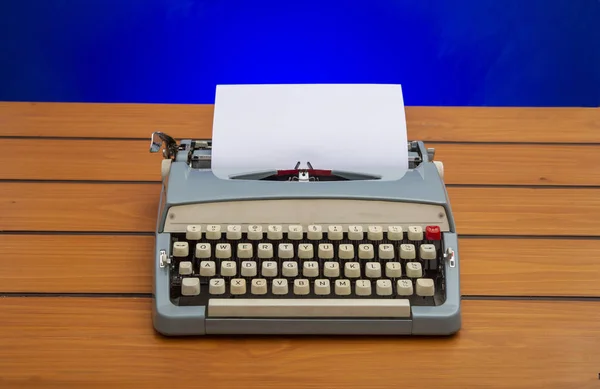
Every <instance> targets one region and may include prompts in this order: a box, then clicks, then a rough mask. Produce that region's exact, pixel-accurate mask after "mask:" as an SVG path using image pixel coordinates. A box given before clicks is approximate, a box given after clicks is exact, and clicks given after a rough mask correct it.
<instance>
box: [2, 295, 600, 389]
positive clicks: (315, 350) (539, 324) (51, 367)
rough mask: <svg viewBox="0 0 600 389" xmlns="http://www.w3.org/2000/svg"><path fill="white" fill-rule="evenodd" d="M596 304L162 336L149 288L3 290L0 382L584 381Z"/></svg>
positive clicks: (593, 356)
mask: <svg viewBox="0 0 600 389" xmlns="http://www.w3.org/2000/svg"><path fill="white" fill-rule="evenodd" d="M599 306H600V304H599V303H597V302H539V301H537V302H536V301H517V302H515V301H465V302H464V303H463V312H464V316H463V322H464V324H463V330H462V331H461V332H460V333H459V335H458V336H454V337H451V338H430V337H428V338H423V337H415V338H397V337H381V338H372V337H284V336H274V337H243V338H240V339H232V338H228V337H224V338H223V337H221V338H220V337H197V338H183V339H172V338H164V337H162V336H158V335H157V334H155V333H154V331H153V329H152V326H151V324H150V320H151V315H150V310H151V303H150V300H149V299H121V300H118V299H84V298H4V299H1V300H0V310H1V311H2V320H0V346H1V347H2V350H3V353H4V354H5V355H7V356H8V355H10V358H4V359H3V362H2V364H0V376H1V377H2V379H1V380H3V381H0V383H2V384H3V385H2V386H3V387H15V386H17V385H19V384H26V383H29V384H32V385H33V383H34V382H35V384H36V385H37V386H38V387H42V386H44V387H46V386H50V385H60V387H61V388H80V387H82V386H83V385H84V384H85V386H86V387H87V386H88V385H90V387H108V386H111V385H114V384H119V385H121V386H123V387H125V386H127V387H143V388H164V387H189V386H194V385H191V384H192V383H198V382H200V381H198V380H201V383H202V384H201V386H202V387H239V386H240V383H243V385H242V386H243V387H244V388H261V389H262V388H266V387H267V388H270V387H273V388H281V387H285V386H290V385H294V386H295V387H298V386H302V387H307V388H380V387H397V386H398V383H402V385H401V386H403V387H404V386H406V387H424V388H429V387H440V386H444V387H451V388H464V387H472V386H474V385H473V384H474V383H476V385H475V386H478V387H510V388H523V389H525V388H527V389H530V388H584V387H585V388H592V387H596V386H597V385H598V366H599V365H600V351H599V350H600V327H599V326H598V322H599V321H600V309H598V308H599ZM432 358H434V359H435V361H437V362H432ZM32 361H35V363H32ZM332 362H334V363H332ZM399 364H400V365H401V368H399ZM407 372H415V374H412V373H411V374H408V373H407ZM440 383H443V385H441V384H440ZM196 386H197V385H196Z"/></svg>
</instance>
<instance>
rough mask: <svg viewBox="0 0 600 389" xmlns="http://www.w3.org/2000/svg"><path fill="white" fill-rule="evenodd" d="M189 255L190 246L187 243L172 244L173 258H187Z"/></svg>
mask: <svg viewBox="0 0 600 389" xmlns="http://www.w3.org/2000/svg"><path fill="white" fill-rule="evenodd" d="M189 254H190V246H189V244H188V242H175V243H173V256H174V257H187V256H188V255H189Z"/></svg>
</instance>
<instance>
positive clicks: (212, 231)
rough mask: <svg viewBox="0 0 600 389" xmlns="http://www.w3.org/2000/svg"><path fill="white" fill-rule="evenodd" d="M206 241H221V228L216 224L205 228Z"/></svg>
mask: <svg viewBox="0 0 600 389" xmlns="http://www.w3.org/2000/svg"><path fill="white" fill-rule="evenodd" d="M206 239H210V240H218V239H221V226H220V225H218V224H209V225H208V226H206Z"/></svg>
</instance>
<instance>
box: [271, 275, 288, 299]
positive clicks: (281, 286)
mask: <svg viewBox="0 0 600 389" xmlns="http://www.w3.org/2000/svg"><path fill="white" fill-rule="evenodd" d="M272 291H273V294H277V295H281V294H288V281H287V280H286V279H284V278H276V279H274V280H273V284H272Z"/></svg>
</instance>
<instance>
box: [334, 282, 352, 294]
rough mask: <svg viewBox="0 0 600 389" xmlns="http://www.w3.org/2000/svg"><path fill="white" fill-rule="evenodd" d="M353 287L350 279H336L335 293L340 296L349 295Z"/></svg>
mask: <svg viewBox="0 0 600 389" xmlns="http://www.w3.org/2000/svg"><path fill="white" fill-rule="evenodd" d="M351 291H352V288H350V281H348V280H335V294H337V295H338V296H348V295H349V294H350V292H351Z"/></svg>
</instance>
